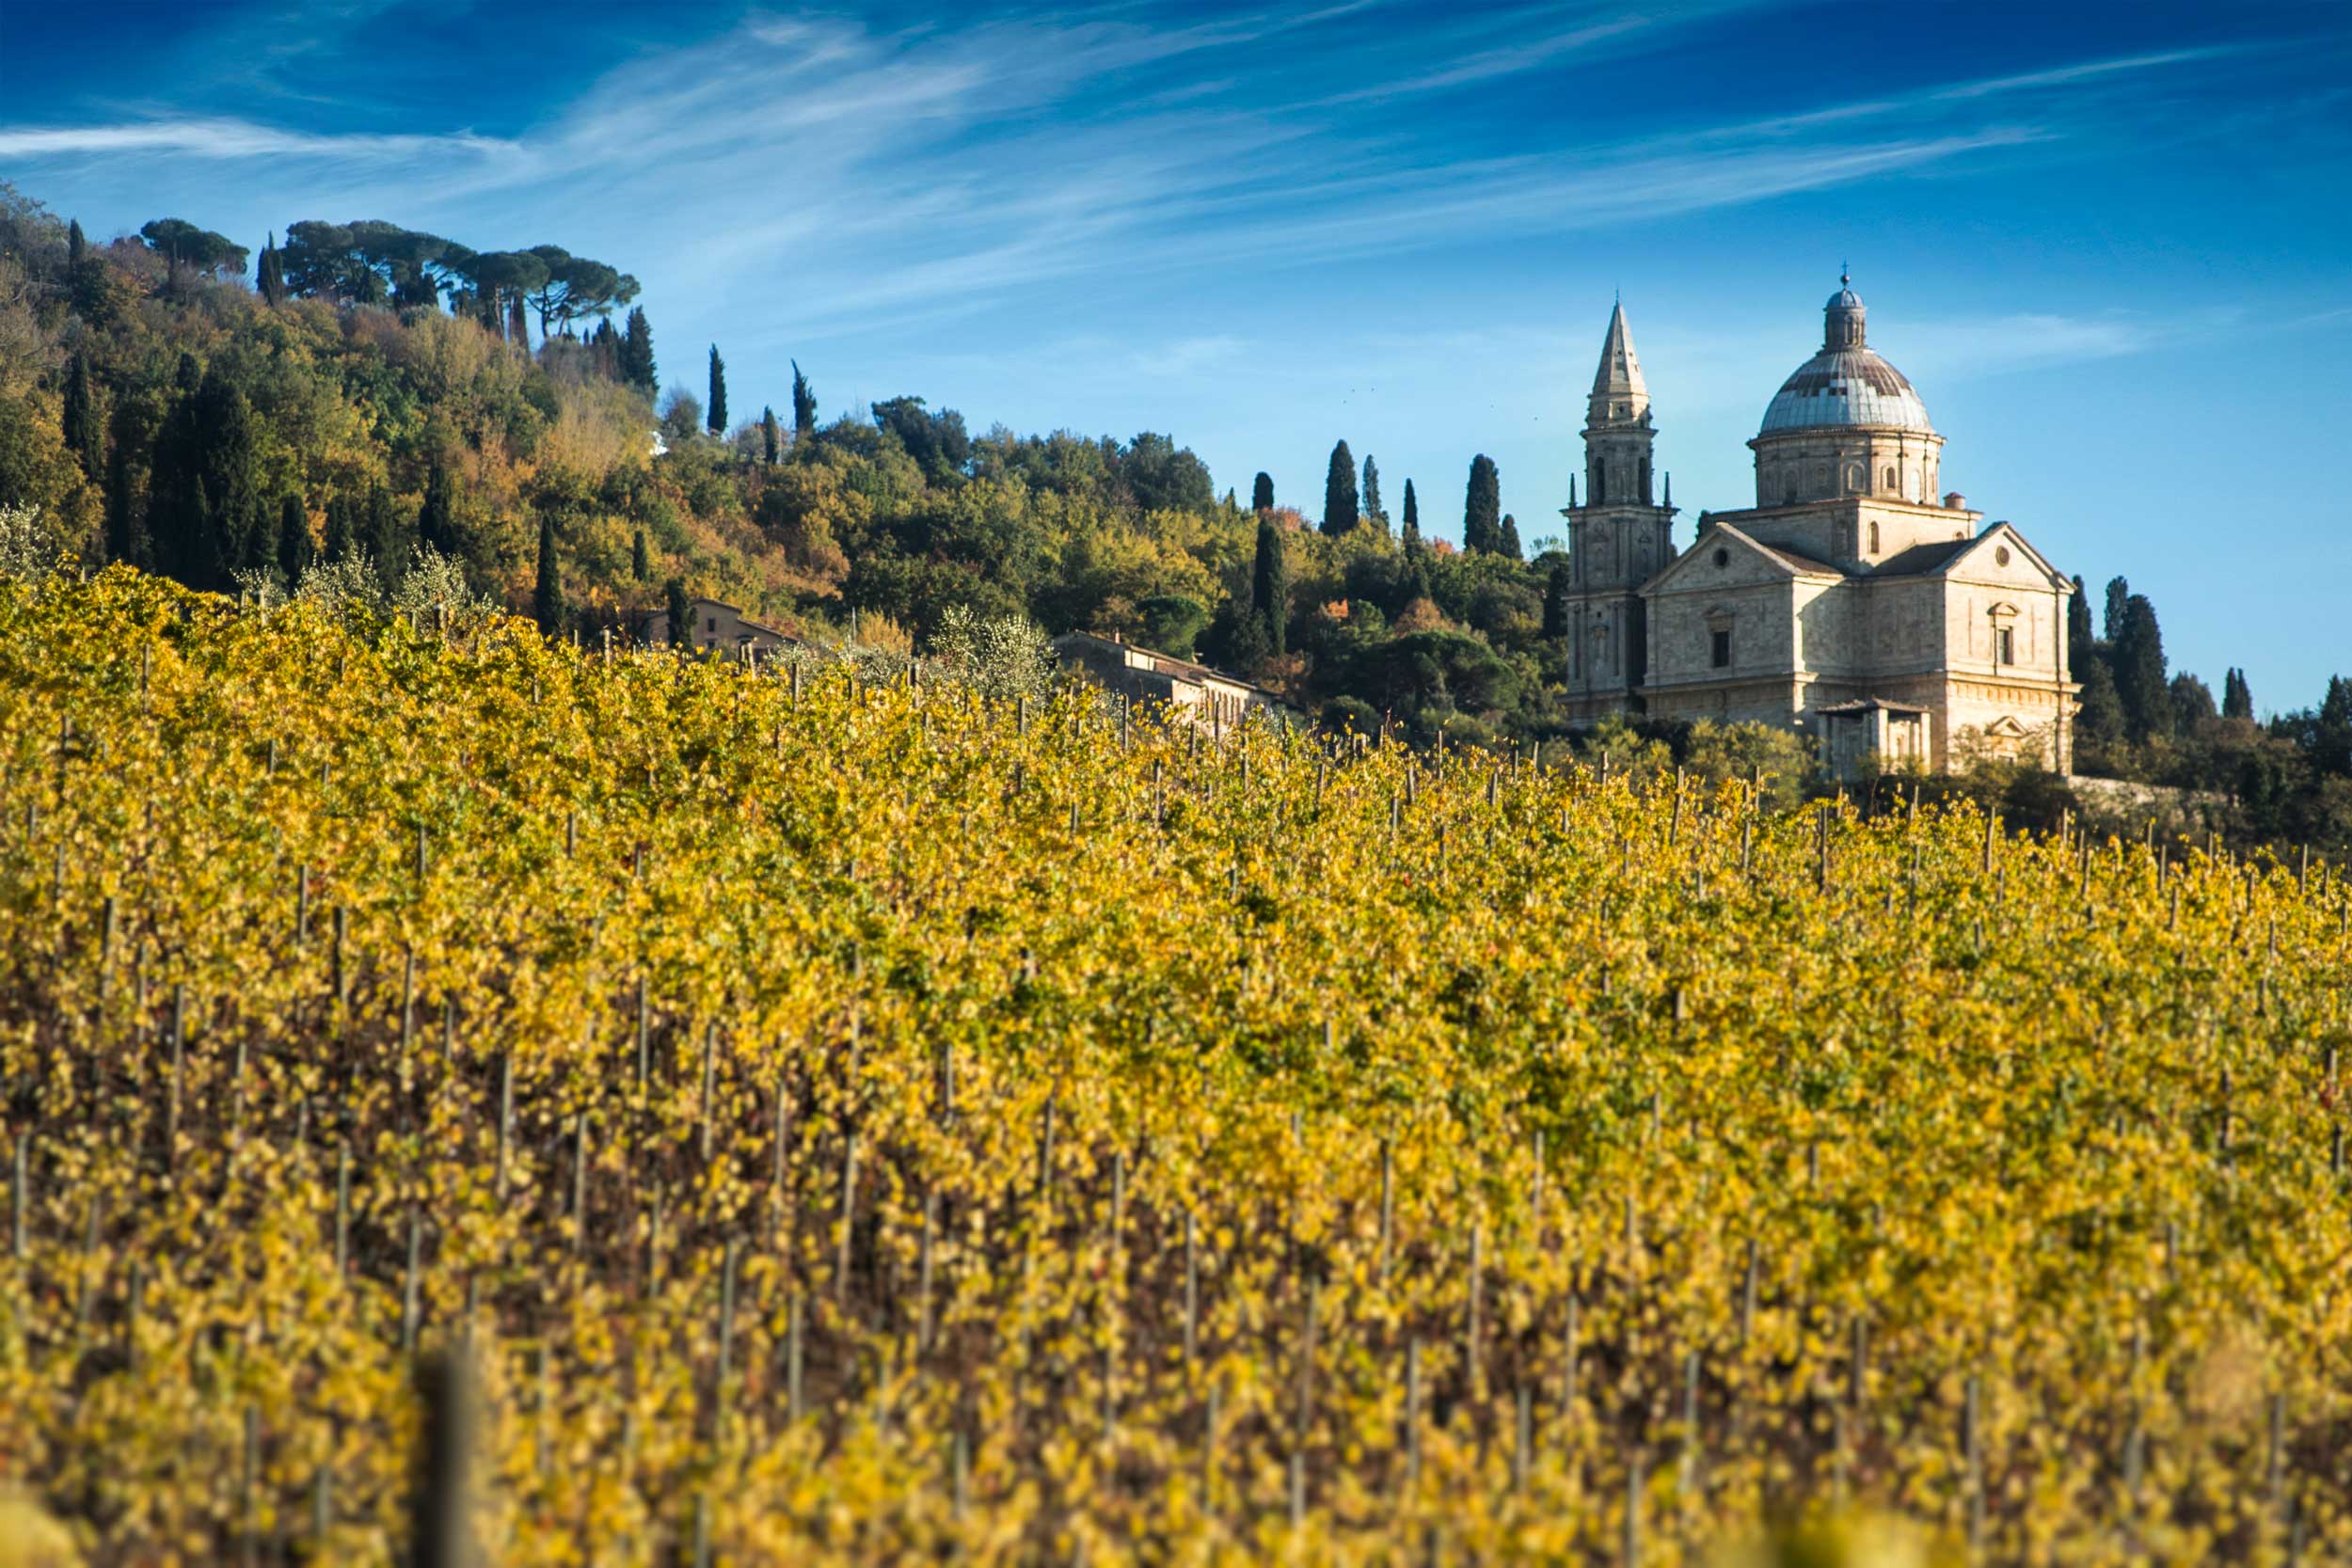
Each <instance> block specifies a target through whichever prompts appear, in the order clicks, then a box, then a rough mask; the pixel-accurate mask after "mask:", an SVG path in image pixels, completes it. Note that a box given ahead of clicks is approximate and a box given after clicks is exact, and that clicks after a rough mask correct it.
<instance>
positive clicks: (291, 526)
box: [278, 490, 310, 588]
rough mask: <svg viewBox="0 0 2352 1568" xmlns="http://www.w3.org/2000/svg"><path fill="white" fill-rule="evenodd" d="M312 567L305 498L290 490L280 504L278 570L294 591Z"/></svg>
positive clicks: (308, 517) (308, 516) (308, 521)
mask: <svg viewBox="0 0 2352 1568" xmlns="http://www.w3.org/2000/svg"><path fill="white" fill-rule="evenodd" d="M309 566H310V514H309V513H307V512H305V511H303V509H302V498H301V497H300V496H297V495H295V494H294V492H293V491H291V490H289V491H287V492H286V494H285V495H284V496H283V497H282V498H280V499H279V500H278V571H280V572H282V573H284V574H285V578H286V586H287V587H289V588H292V587H294V586H295V585H296V584H298V583H300V582H301V581H302V574H303V572H304V571H305V570H307V569H308V568H309Z"/></svg>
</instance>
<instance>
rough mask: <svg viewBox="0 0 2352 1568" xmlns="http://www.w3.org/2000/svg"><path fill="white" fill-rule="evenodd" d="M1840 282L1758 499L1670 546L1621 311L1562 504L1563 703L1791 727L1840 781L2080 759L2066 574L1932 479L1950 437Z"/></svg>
mask: <svg viewBox="0 0 2352 1568" xmlns="http://www.w3.org/2000/svg"><path fill="white" fill-rule="evenodd" d="M1838 281H1839V288H1838V291H1837V293H1835V294H1833V295H1831V296H1830V300H1829V304H1828V306H1827V307H1826V309H1824V312H1823V315H1824V331H1823V334H1822V342H1821V349H1820V353H1818V354H1816V355H1815V356H1813V357H1812V358H1810V359H1808V360H1806V361H1805V362H1804V364H1803V365H1801V366H1799V367H1798V368H1797V370H1796V372H1795V373H1793V374H1792V375H1790V376H1789V377H1788V380H1787V381H1786V382H1784V383H1783V384H1782V385H1781V388H1780V390H1779V392H1777V393H1776V394H1775V395H1774V396H1773V398H1772V404H1771V405H1770V406H1769V407H1768V408H1766V410H1765V412H1764V420H1763V425H1762V428H1761V429H1759V430H1758V431H1757V432H1756V438H1755V439H1754V440H1752V441H1750V442H1749V443H1748V446H1749V448H1750V449H1751V450H1752V451H1754V452H1755V453H1756V505H1755V506H1754V507H1752V508H1749V509H1747V510H1744V511H1739V512H1722V513H1714V514H1703V515H1702V517H1703V521H1702V524H1701V527H1700V530H1699V533H1698V537H1697V538H1696V539H1695V540H1694V541H1693V542H1692V545H1691V546H1690V548H1688V549H1686V550H1684V551H1682V552H1680V553H1679V554H1677V553H1676V551H1675V548H1674V545H1673V542H1672V531H1673V526H1674V516H1675V507H1674V496H1673V491H1672V486H1671V483H1669V484H1668V485H1667V486H1666V487H1665V488H1664V491H1663V493H1662V494H1661V496H1660V497H1659V498H1658V499H1655V500H1653V498H1652V495H1651V458H1652V448H1653V444H1654V442H1655V440H1656V436H1657V433H1656V428H1655V426H1654V425H1653V424H1652V422H1651V418H1650V401H1649V390H1648V388H1647V386H1646V385H1645V382H1644V381H1643V378H1642V368H1641V362H1640V360H1639V359H1638V358H1637V357H1636V356H1635V355H1634V352H1633V341H1632V335H1631V332H1630V329H1629V327H1628V325H1627V323H1626V314H1625V307H1624V305H1623V303H1622V302H1620V303H1619V304H1618V305H1617V307H1616V309H1614V311H1613V313H1612V314H1611V316H1610V320H1609V330H1608V335H1607V337H1606V339H1605V340H1604V341H1603V343H1602V347H1601V356H1600V368H1599V370H1598V372H1597V373H1596V374H1595V376H1594V378H1593V389H1592V393H1591V396H1590V398H1589V400H1588V404H1587V411H1586V417H1585V425H1584V432H1583V436H1584V450H1585V464H1584V474H1583V486H1582V495H1581V500H1580V499H1579V497H1578V493H1577V491H1576V488H1575V484H1574V482H1571V488H1570V494H1569V503H1568V505H1567V506H1566V508H1565V509H1564V513H1563V515H1565V517H1566V518H1567V519H1568V544H1569V558H1570V567H1569V570H1570V576H1571V582H1570V588H1569V595H1568V602H1567V607H1566V608H1567V610H1568V615H1567V624H1568V626H1569V628H1570V642H1569V648H1568V699H1569V709H1570V713H1571V716H1572V718H1573V719H1575V720H1576V721H1580V722H1585V723H1590V722H1594V721H1598V720H1599V719H1601V718H1603V717H1605V716H1606V715H1608V714H1612V713H1626V714H1637V713H1640V714H1647V715H1649V716H1650V717H1653V718H1659V719H1675V720H1699V719H1712V720H1715V721H1719V722H1724V723H1736V722H1741V721H1756V722H1763V723H1770V724H1787V725H1792V726H1794V727H1796V728H1798V729H1800V730H1803V731H1804V732H1805V733H1806V734H1807V735H1809V736H1812V737H1813V738H1814V739H1816V740H1817V741H1818V742H1819V743H1820V747H1821V754H1822V760H1823V762H1824V764H1825V765H1826V766H1827V767H1828V768H1830V770H1831V771H1832V772H1834V773H1836V774H1837V775H1838V776H1840V777H1853V776H1855V775H1857V774H1858V773H1860V772H1862V771H1864V770H1866V769H1867V768H1869V767H1871V766H1873V765H1875V766H1879V767H1901V766H1904V765H1906V764H1909V763H1911V762H1913V761H1914V760H1916V761H1917V762H1918V763H1920V764H1922V765H1924V766H1926V767H1929V768H1953V767H1956V766H1962V765H1964V764H1966V763H1967V762H1969V761H1970V760H1972V759H1974V758H1977V757H1981V756H1993V757H2012V758H2029V759H2035V760H2039V761H2040V762H2041V763H2042V765H2044V766H2046V767H2050V768H2055V769H2057V770H2058V771H2059V772H2061V773H2063V772H2066V771H2068V770H2069V769H2070V768H2071V765H2072V762H2073V755H2074V748H2073V735H2072V721H2073V716H2074V694H2075V692H2076V690H2077V688H2076V687H2074V685H2073V684H2072V683H2070V682H2069V681H2068V680H2067V678H2066V667H2067V661H2066V601H2067V596H2068V595H2069V594H2071V593H2072V592H2073V584H2072V583H2070V582H2069V581H2068V580H2067V578H2066V577H2065V576H2064V575H2063V574H2061V573H2060V572H2059V571H2058V569H2057V568H2056V567H2054V566H2052V565H2051V564H2050V562H2048V561H2047V560H2045V559H2044V558H2043V557H2042V554H2041V552H2039V551H2038V550H2036V549H2035V548H2034V547H2033V546H2031V545H2030V544H2028V543H2027V542H2026V538H2025V536H2024V535H2023V534H2022V533H2020V532H2018V531H2017V530H2016V529H2015V528H2013V527H2012V526H2010V524H2008V523H2005V522H2000V523H1994V524H1993V525H1992V526H1990V527H1983V526H1981V525H1982V523H1983V514H1981V513H1979V512H1973V511H1970V510H1969V509H1968V507H1967V505H1966V502H1965V500H1964V499H1963V497H1962V496H1961V495H1959V494H1958V493H1957V492H1951V493H1947V494H1944V495H1943V496H1941V497H1940V498H1939V497H1938V495H1937V486H1938V479H1939V468H1940V466H1941V461H1942V457H1943V449H1944V438H1943V437H1942V436H1939V435H1937V434H1936V433H1935V427H1934V426H1933V425H1932V424H1931V423H1930V422H1929V420H1928V411H1927V407H1926V405H1925V404H1922V403H1921V402H1920V400H1919V395H1918V393H1917V392H1916V391H1915V390H1914V389H1913V388H1912V386H1911V383H1910V382H1909V381H1908V380H1906V379H1905V378H1904V376H1903V374H1902V372H1900V371H1898V370H1897V369H1896V368H1895V367H1894V366H1893V365H1890V364H1888V363H1887V362H1886V360H1885V359H1883V358H1882V357H1881V356H1879V355H1878V354H1877V352H1876V351H1874V350H1873V349H1871V347H1870V346H1869V343H1868V341H1867V335H1866V331H1865V318H1866V312H1865V310H1864V307H1863V304H1862V299H1861V296H1859V295H1858V294H1856V293H1854V292H1853V289H1852V287H1851V278H1848V277H1841V278H1840V279H1839V280H1838Z"/></svg>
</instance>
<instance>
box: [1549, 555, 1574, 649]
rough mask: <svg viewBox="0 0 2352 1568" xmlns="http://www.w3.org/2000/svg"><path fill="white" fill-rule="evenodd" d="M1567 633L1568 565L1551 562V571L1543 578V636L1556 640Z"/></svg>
mask: <svg viewBox="0 0 2352 1568" xmlns="http://www.w3.org/2000/svg"><path fill="white" fill-rule="evenodd" d="M1567 635H1568V567H1567V563H1566V562H1563V561H1554V562H1552V563H1551V573H1550V575H1549V576H1548V577H1546V578H1544V638H1545V640H1546V641H1558V640H1559V639H1561V638H1563V637H1565V636H1567Z"/></svg>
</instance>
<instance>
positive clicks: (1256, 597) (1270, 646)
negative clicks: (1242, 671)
mask: <svg viewBox="0 0 2352 1568" xmlns="http://www.w3.org/2000/svg"><path fill="white" fill-rule="evenodd" d="M1249 588H1250V597H1251V601H1252V605H1253V607H1254V609H1255V610H1256V612H1257V614H1258V616H1259V618H1260V619H1261V620H1262V621H1263V622H1264V623H1265V641H1266V652H1267V653H1269V654H1273V655H1276V656H1279V655H1280V654H1282V653H1283V652H1284V651H1285V650H1286V649H1287V648H1288V647H1289V645H1290V602H1291V569H1290V561H1289V558H1288V552H1287V551H1285V550H1284V548H1283V547H1282V531H1281V530H1280V529H1279V528H1277V527H1275V526H1274V519H1273V518H1271V517H1268V516H1263V515H1261V516H1260V517H1259V519H1258V559H1257V562H1256V563H1255V566H1254V569H1253V570H1252V571H1251V573H1250V577H1249Z"/></svg>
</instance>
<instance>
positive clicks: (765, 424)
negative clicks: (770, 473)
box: [759, 408, 784, 464]
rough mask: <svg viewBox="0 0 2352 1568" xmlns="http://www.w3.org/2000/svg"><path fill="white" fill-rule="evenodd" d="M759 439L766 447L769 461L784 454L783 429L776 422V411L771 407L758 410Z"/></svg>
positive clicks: (772, 461) (771, 461)
mask: <svg viewBox="0 0 2352 1568" xmlns="http://www.w3.org/2000/svg"><path fill="white" fill-rule="evenodd" d="M759 439H760V444H761V445H762V446H764V447H765V448H766V449H767V452H768V461H769V462H770V463H771V464H772V463H774V462H775V461H776V459H777V458H779V457H782V456H783V455H784V431H783V429H782V427H780V426H779V425H778V424H777V423H776V411H775V410H774V409H772V408H762V409H761V410H760V411H759Z"/></svg>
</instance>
